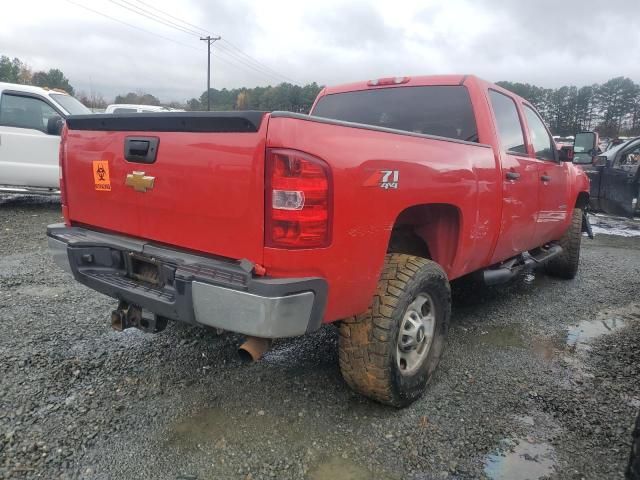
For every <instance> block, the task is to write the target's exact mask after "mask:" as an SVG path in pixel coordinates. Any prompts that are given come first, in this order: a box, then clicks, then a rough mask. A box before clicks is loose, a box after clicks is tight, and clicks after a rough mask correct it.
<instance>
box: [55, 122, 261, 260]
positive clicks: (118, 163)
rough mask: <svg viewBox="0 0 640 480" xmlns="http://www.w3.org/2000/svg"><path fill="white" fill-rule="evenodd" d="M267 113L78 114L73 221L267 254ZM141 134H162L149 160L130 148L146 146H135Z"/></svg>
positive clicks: (67, 171) (69, 153)
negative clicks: (265, 175) (154, 154)
mask: <svg viewBox="0 0 640 480" xmlns="http://www.w3.org/2000/svg"><path fill="white" fill-rule="evenodd" d="M263 117H264V114H263V113H262V112H243V113H221V112H216V113H213V112H212V113H210V112H206V113H205V112H202V113H160V114H156V113H153V114H131V115H92V116H76V117H70V119H69V120H68V121H67V128H68V132H67V136H66V142H65V147H66V148H65V152H66V153H65V156H64V159H63V172H64V180H63V181H64V187H65V197H66V199H65V202H66V206H67V208H68V219H69V221H70V222H71V224H76V225H82V226H86V227H88V228H91V227H93V228H95V229H98V230H106V231H112V232H117V233H121V234H124V235H130V236H134V237H138V238H141V239H147V240H150V241H154V242H158V243H163V244H168V245H175V246H179V247H180V248H183V249H184V248H188V249H192V250H194V251H200V252H204V253H209V254H214V255H219V256H224V257H228V258H233V259H239V258H248V259H249V260H251V261H254V262H260V261H261V260H262V248H263V243H264V240H263V239H264V232H263V229H264V227H263V224H264V153H265V140H266V129H267V122H266V121H262V120H263ZM136 137H138V138H139V137H142V141H143V142H144V141H145V140H144V139H145V138H146V139H151V140H152V143H151V145H153V139H154V138H157V140H158V143H157V150H156V156H155V160H154V161H152V162H151V163H146V162H148V161H149V160H150V158H147V159H144V161H143V160H142V159H141V158H135V157H134V158H132V155H131V153H132V149H133V153H140V150H137V151H136V150H135V149H136V148H138V147H136V145H138V146H139V145H140V144H136V143H133V144H132V143H131V141H133V142H136V141H137V140H136ZM127 139H129V142H128V143H127ZM125 144H127V146H125ZM132 145H133V146H132ZM125 156H128V157H129V159H126V158H125Z"/></svg>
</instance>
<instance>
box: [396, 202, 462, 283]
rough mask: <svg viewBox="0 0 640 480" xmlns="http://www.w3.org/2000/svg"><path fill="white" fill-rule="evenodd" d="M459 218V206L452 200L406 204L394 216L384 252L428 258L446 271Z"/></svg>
mask: <svg viewBox="0 0 640 480" xmlns="http://www.w3.org/2000/svg"><path fill="white" fill-rule="evenodd" d="M461 221H462V214H461V212H460V209H459V208H458V207H457V206H455V205H452V204H448V203H426V204H418V205H413V206H410V207H407V208H405V209H404V210H403V211H401V212H400V213H399V214H398V216H397V217H396V219H395V222H394V224H393V227H392V230H391V235H390V238H389V243H388V247H387V252H388V253H405V254H409V255H416V256H420V257H423V258H428V259H430V260H433V261H434V262H436V263H437V264H439V265H440V266H441V267H442V268H443V269H444V270H445V271H446V272H449V271H450V270H451V268H452V267H453V265H454V262H455V258H456V255H457V252H458V245H459V240H460V231H461Z"/></svg>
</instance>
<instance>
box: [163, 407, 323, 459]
mask: <svg viewBox="0 0 640 480" xmlns="http://www.w3.org/2000/svg"><path fill="white" fill-rule="evenodd" d="M317 434H318V432H310V431H308V430H307V429H303V428H300V425H299V424H298V423H297V422H295V421H293V422H292V421H291V419H290V418H286V417H279V416H277V415H273V414H270V413H267V412H265V411H264V410H257V411H251V412H249V411H245V412H241V411H240V412H238V411H236V412H233V411H227V410H225V409H221V408H207V409H204V410H201V411H199V412H197V413H195V414H193V415H190V416H186V417H182V418H180V419H178V420H177V421H176V422H175V423H174V424H173V425H172V427H171V428H170V431H169V434H168V440H167V441H168V443H169V444H170V445H171V446H174V447H177V448H180V449H189V448H193V447H195V446H197V447H201V448H202V447H207V446H208V447H216V448H219V447H221V446H224V445H226V444H229V443H233V444H237V445H239V446H241V445H246V444H249V443H250V442H256V441H259V442H264V443H265V444H267V445H268V444H270V443H271V442H272V441H277V442H279V443H290V444H295V443H299V442H301V441H303V440H304V438H305V437H306V436H308V435H317Z"/></svg>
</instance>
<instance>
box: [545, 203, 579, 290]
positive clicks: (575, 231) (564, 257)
mask: <svg viewBox="0 0 640 480" xmlns="http://www.w3.org/2000/svg"><path fill="white" fill-rule="evenodd" d="M581 240H582V209H581V208H577V207H576V208H574V209H573V216H572V217H571V224H570V225H569V228H568V229H567V231H566V232H565V234H564V235H563V236H562V238H561V239H560V240H559V241H558V243H559V244H560V246H561V247H562V253H560V255H558V256H557V257H555V258H552V259H551V260H549V263H547V265H546V271H547V273H548V274H549V275H553V276H554V277H560V278H565V279H567V280H571V279H572V278H575V276H576V274H577V273H578V264H579V263H580V241H581Z"/></svg>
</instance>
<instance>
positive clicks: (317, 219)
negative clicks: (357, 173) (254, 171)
mask: <svg viewBox="0 0 640 480" xmlns="http://www.w3.org/2000/svg"><path fill="white" fill-rule="evenodd" d="M266 159H267V161H266V164H267V169H266V180H267V188H266V189H265V191H266V198H265V211H266V212H265V213H266V218H265V220H266V221H265V243H266V245H267V246H268V247H279V248H317V247H326V246H328V245H329V244H330V243H331V220H332V219H331V217H332V199H331V195H332V185H331V171H330V169H329V166H328V165H327V164H326V163H325V162H324V161H322V160H320V159H319V158H316V157H313V156H311V155H309V154H306V153H303V152H298V151H296V150H286V149H267V157H266Z"/></svg>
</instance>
